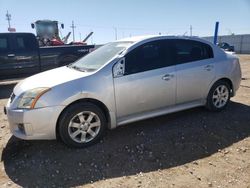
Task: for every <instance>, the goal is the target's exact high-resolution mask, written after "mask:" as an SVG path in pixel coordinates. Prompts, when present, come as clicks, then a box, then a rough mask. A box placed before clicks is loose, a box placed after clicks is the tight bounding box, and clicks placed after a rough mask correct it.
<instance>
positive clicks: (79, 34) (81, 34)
mask: <svg viewBox="0 0 250 188" xmlns="http://www.w3.org/2000/svg"><path fill="white" fill-rule="evenodd" d="M79 36H80V41H82V34H81V33H79Z"/></svg>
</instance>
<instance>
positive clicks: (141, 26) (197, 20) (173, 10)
mask: <svg viewBox="0 0 250 188" xmlns="http://www.w3.org/2000/svg"><path fill="white" fill-rule="evenodd" d="M7 10H8V11H9V13H10V14H11V26H12V27H14V28H16V31H17V32H33V33H35V30H34V29H32V28H31V26H30V24H31V23H34V22H35V21H36V20H41V19H50V20H57V21H59V22H60V23H64V25H65V28H64V29H60V31H61V35H62V36H65V35H66V34H67V33H68V32H69V31H71V30H72V29H71V28H70V26H71V23H72V21H74V23H75V25H76V28H75V38H76V40H77V41H79V40H80V39H83V38H84V37H85V36H86V35H87V34H88V33H89V32H91V31H93V32H94V34H93V36H92V37H91V38H90V39H89V41H88V43H90V44H91V43H95V44H103V43H106V42H110V41H114V40H115V39H116V38H118V39H121V38H125V37H130V36H136V35H147V34H153V35H155V34H159V33H160V34H162V35H184V34H185V35H190V26H192V35H195V36H200V37H202V36H212V35H213V33H214V26H215V22H216V21H219V22H220V28H219V34H220V35H228V34H232V33H233V34H250V0H123V1H121V0H39V1H37V0H0V32H6V31H7V28H8V23H7V20H6V12H7ZM116 33H117V35H116ZM116 36H117V37H116ZM70 40H72V36H71V38H70Z"/></svg>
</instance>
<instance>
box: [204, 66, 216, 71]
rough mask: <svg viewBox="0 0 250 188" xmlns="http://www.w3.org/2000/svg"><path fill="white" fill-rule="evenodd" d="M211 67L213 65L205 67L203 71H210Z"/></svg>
mask: <svg viewBox="0 0 250 188" xmlns="http://www.w3.org/2000/svg"><path fill="white" fill-rule="evenodd" d="M213 67H214V66H213V65H206V66H205V67H204V69H205V70H207V71H210V70H211V69H212V68H213Z"/></svg>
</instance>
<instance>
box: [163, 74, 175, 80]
mask: <svg viewBox="0 0 250 188" xmlns="http://www.w3.org/2000/svg"><path fill="white" fill-rule="evenodd" d="M173 77H174V75H173V74H166V75H164V76H163V77H162V79H163V80H166V81H168V80H170V79H171V78H173Z"/></svg>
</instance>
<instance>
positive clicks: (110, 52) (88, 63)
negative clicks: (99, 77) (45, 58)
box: [69, 42, 132, 71]
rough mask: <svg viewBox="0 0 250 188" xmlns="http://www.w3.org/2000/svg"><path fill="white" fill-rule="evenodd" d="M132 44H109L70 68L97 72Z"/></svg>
mask: <svg viewBox="0 0 250 188" xmlns="http://www.w3.org/2000/svg"><path fill="white" fill-rule="evenodd" d="M131 44H132V42H112V43H108V44H106V45H104V46H102V47H100V48H98V49H96V50H95V51H93V52H91V53H89V54H88V55H86V56H84V57H83V58H81V59H79V60H78V61H76V62H75V63H73V64H71V65H69V67H71V68H75V69H77V70H80V71H95V70H97V69H99V68H101V67H102V66H103V65H104V64H105V63H107V62H108V61H110V60H111V59H112V58H114V57H115V56H116V55H118V54H119V53H121V52H122V51H124V50H125V49H126V48H127V47H128V46H130V45H131Z"/></svg>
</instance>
